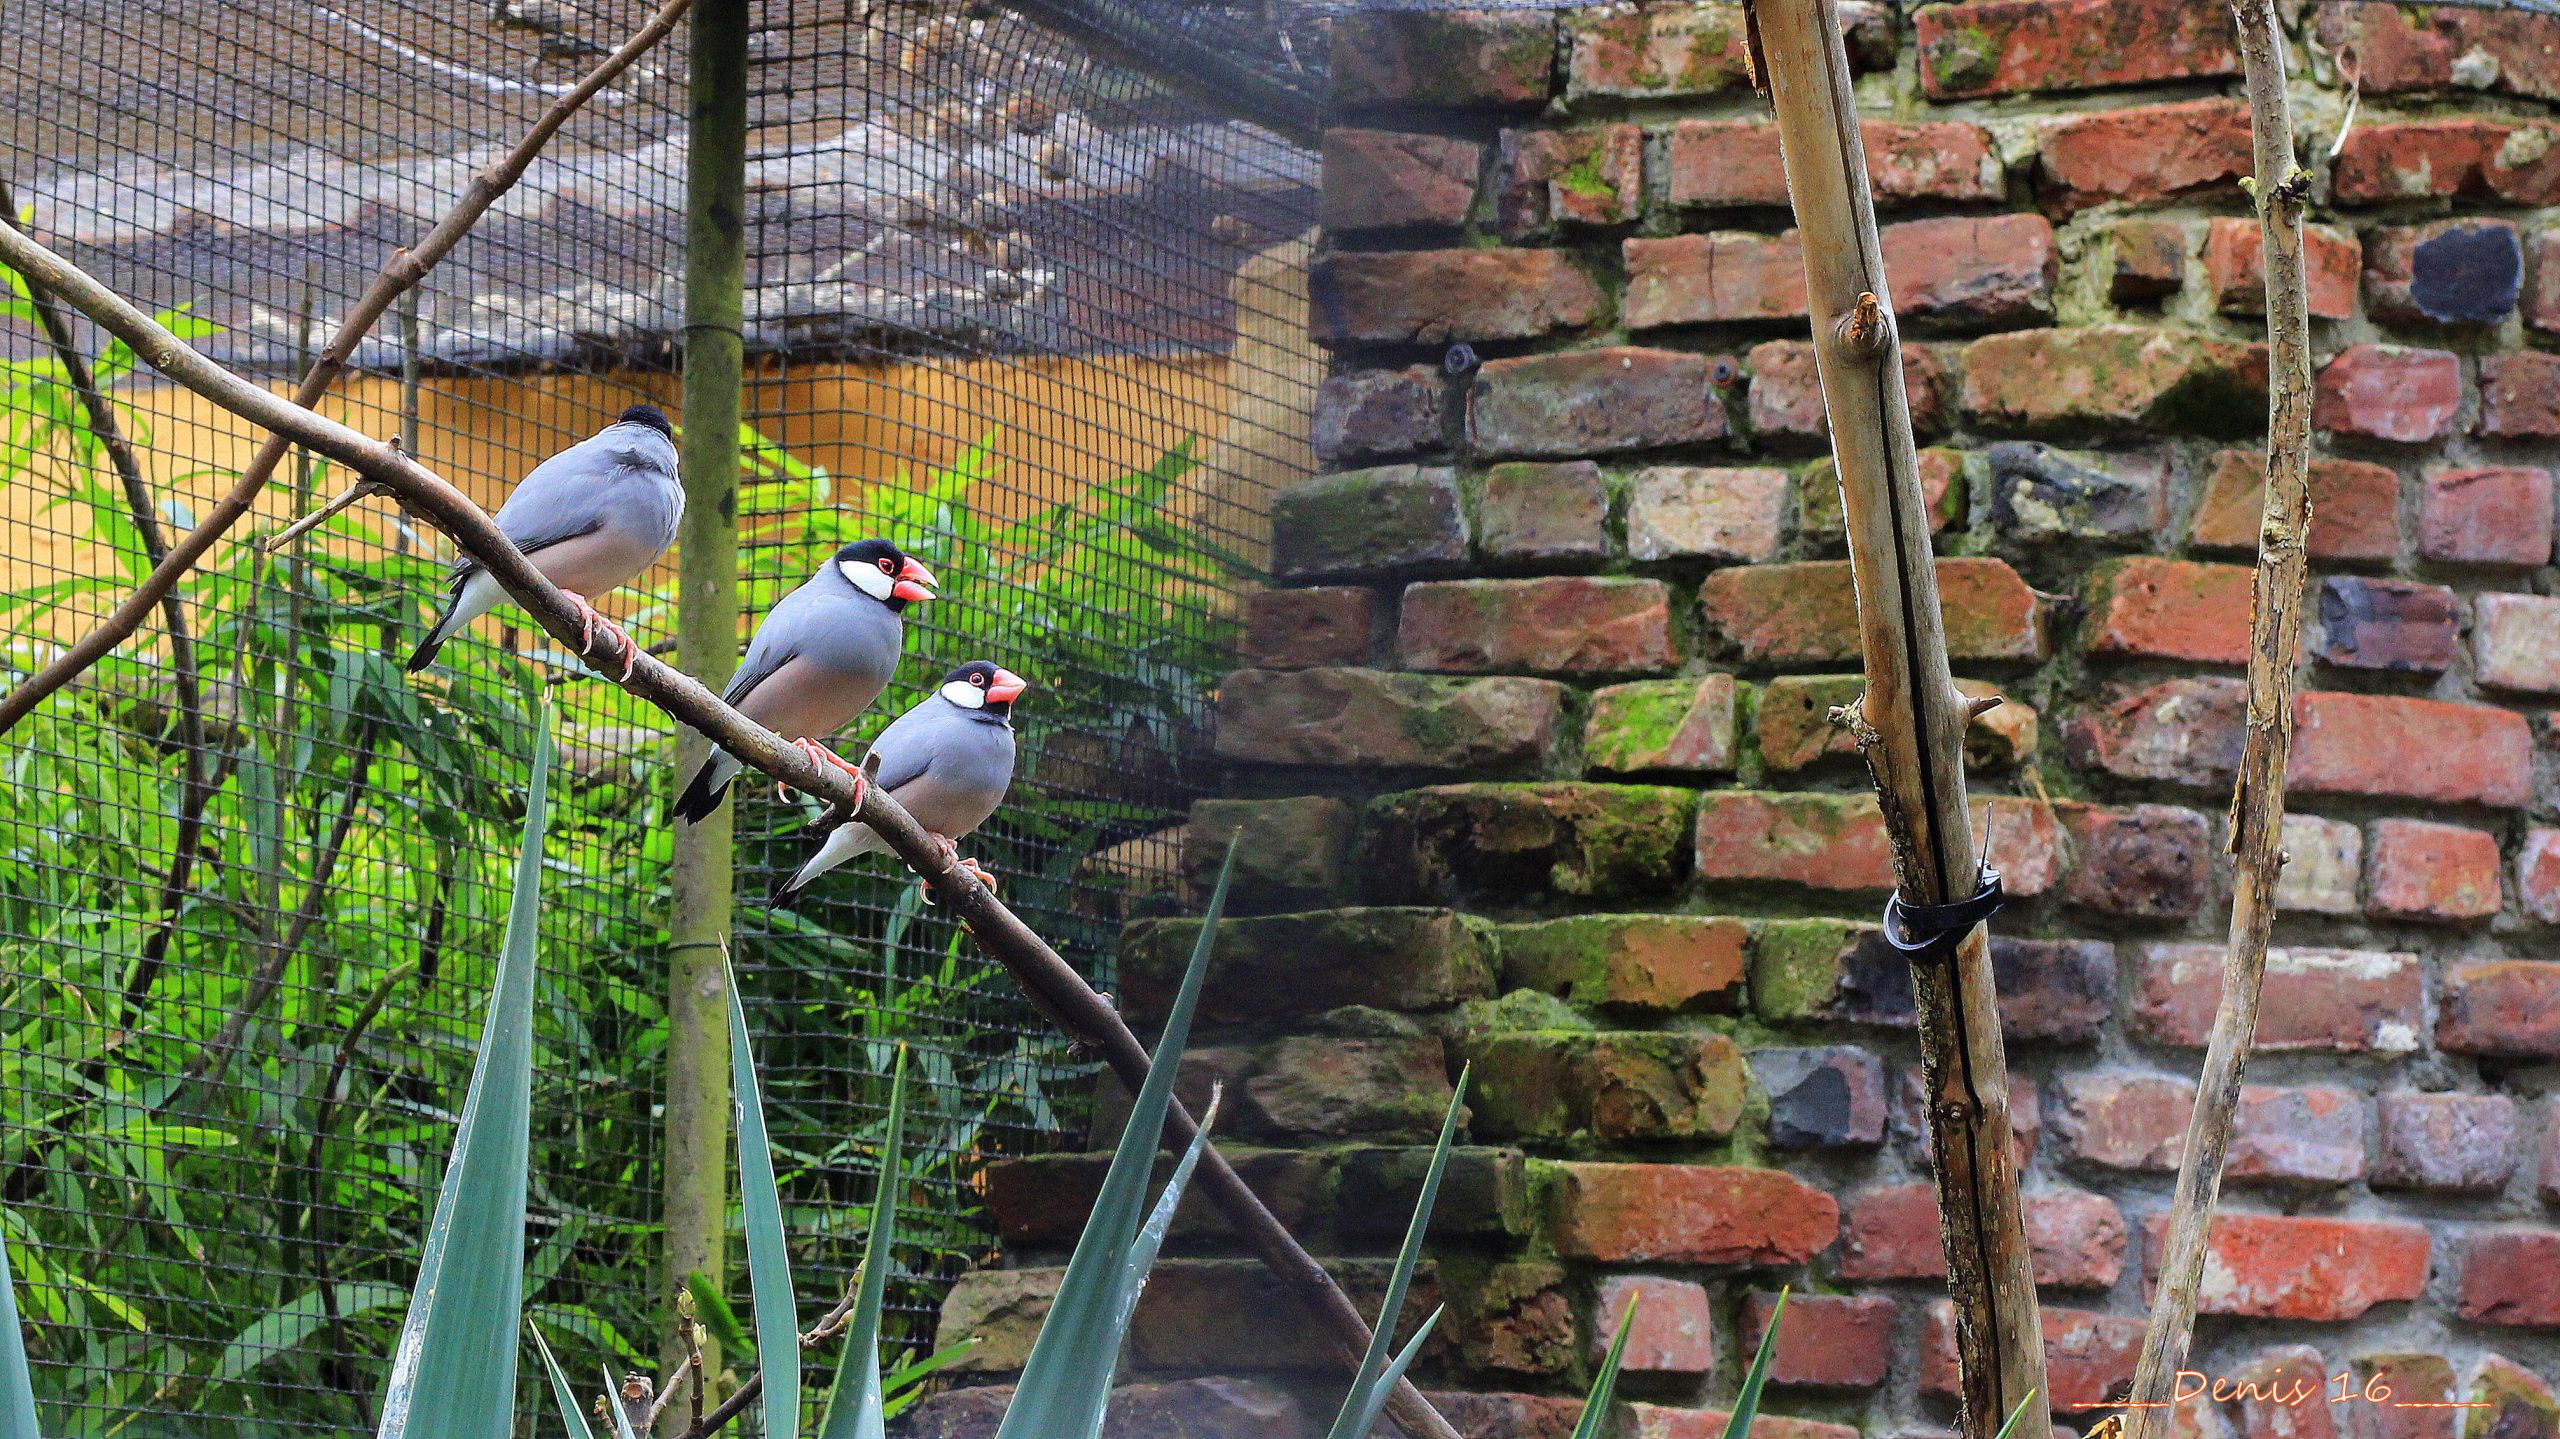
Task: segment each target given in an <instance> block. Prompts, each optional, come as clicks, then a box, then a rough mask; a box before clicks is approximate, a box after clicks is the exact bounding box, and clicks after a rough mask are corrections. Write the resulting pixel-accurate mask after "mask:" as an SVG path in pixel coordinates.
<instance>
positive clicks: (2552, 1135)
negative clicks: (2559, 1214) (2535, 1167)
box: [2539, 1094, 2560, 1204]
mask: <svg viewBox="0 0 2560 1439" xmlns="http://www.w3.org/2000/svg"><path fill="white" fill-rule="evenodd" d="M2539 1187H2540V1189H2541V1190H2542V1202H2543V1203H2545V1204H2560V1094H2555V1095H2553V1096H2551V1101H2550V1103H2549V1104H2547V1105H2546V1106H2544V1110H2543V1116H2542V1178H2541V1182H2540V1185H2539Z"/></svg>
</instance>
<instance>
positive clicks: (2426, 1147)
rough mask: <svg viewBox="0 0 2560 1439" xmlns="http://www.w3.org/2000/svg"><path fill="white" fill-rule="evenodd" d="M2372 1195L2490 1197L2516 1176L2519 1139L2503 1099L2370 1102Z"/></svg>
mask: <svg viewBox="0 0 2560 1439" xmlns="http://www.w3.org/2000/svg"><path fill="white" fill-rule="evenodd" d="M2373 1109H2374V1117H2375V1120H2376V1124H2375V1133H2377V1134H2378V1135H2380V1136H2381V1141H2382V1148H2381V1152H2380V1153H2379V1154H2378V1155H2377V1156H2376V1157H2375V1159H2374V1162H2373V1187H2374V1188H2376V1189H2432V1190H2438V1191H2442V1192H2448V1193H2455V1194H2495V1193H2497V1192H2498V1191H2499V1190H2502V1189H2504V1188H2506V1187H2507V1181H2508V1180H2509V1179H2511V1178H2513V1177H2514V1176H2515V1172H2516V1163H2517V1160H2518V1158H2519V1154H2518V1150H2519V1148H2520V1141H2521V1140H2522V1138H2523V1136H2522V1134H2521V1133H2520V1128H2521V1126H2520V1125H2519V1124H2518V1122H2517V1117H2516V1102H2515V1101H2514V1100H2512V1099H2509V1098H2507V1097H2506V1096H2505V1095H2503V1094H2415V1093H2408V1092H2402V1093H2396V1094H2386V1095H2383V1096H2382V1097H2381V1098H2379V1099H2377V1100H2375V1101H2374V1105H2373Z"/></svg>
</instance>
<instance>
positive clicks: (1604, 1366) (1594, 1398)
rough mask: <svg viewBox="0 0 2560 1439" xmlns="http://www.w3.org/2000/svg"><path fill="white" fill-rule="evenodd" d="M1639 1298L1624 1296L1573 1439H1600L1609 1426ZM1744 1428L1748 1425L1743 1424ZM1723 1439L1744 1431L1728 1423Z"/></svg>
mask: <svg viewBox="0 0 2560 1439" xmlns="http://www.w3.org/2000/svg"><path fill="white" fill-rule="evenodd" d="M1643 1298H1644V1296H1643V1295H1641V1294H1630V1295H1628V1296H1627V1307H1626V1308H1625V1309H1622V1310H1620V1311H1619V1312H1618V1337H1617V1338H1615V1339H1612V1340H1610V1341H1609V1357H1607V1358H1605V1359H1603V1360H1601V1361H1600V1372H1599V1373H1597V1374H1594V1375H1592V1376H1591V1392H1590V1393H1589V1394H1586V1395H1584V1396H1583V1398H1582V1417H1581V1418H1580V1419H1579V1420H1576V1421H1575V1423H1574V1426H1573V1439H1600V1431H1601V1430H1603V1429H1605V1428H1607V1427H1608V1424H1609V1405H1610V1403H1611V1401H1613V1400H1614V1399H1615V1398H1616V1397H1617V1393H1618V1366H1619V1365H1621V1364H1624V1363H1625V1362H1626V1360H1627V1336H1628V1335H1630V1334H1633V1333H1635V1332H1636V1304H1637V1302H1638V1301H1640V1300H1642V1299H1643ZM1744 1424H1745V1427H1746V1428H1747V1427H1748V1425H1749V1421H1748V1420H1746V1421H1744ZM1724 1433H1725V1439H1742V1435H1743V1431H1742V1430H1741V1429H1736V1428H1735V1427H1733V1425H1732V1424H1730V1423H1728V1424H1726V1425H1725V1426H1724Z"/></svg>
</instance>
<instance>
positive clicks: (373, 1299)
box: [213, 1281, 409, 1384]
mask: <svg viewBox="0 0 2560 1439" xmlns="http://www.w3.org/2000/svg"><path fill="white" fill-rule="evenodd" d="M408 1299H409V1291H408V1290H406V1289H403V1288H401V1287H400V1286H399V1285H397V1284H373V1283H366V1282H363V1281H355V1282H350V1283H346V1284H339V1285H334V1286H332V1287H331V1289H330V1290H328V1291H323V1290H318V1289H314V1290H312V1291H310V1292H309V1293H307V1294H301V1295H297V1296H296V1297H295V1298H293V1299H292V1300H291V1301H290V1302H288V1303H286V1304H285V1305H283V1306H282V1307H281V1308H277V1309H271V1310H268V1311H267V1312H266V1313H265V1314H262V1315H260V1316H259V1317H258V1321H257V1322H256V1323H254V1324H252V1325H250V1326H249V1327H248V1328H246V1329H243V1330H241V1331H240V1333H239V1335H238V1337H236V1338H234V1339H233V1340H232V1341H231V1342H230V1343H229V1344H226V1345H224V1346H223V1348H222V1357H221V1359H220V1360H218V1361H216V1362H215V1364H214V1366H213V1380H214V1382H215V1383H217V1384H220V1383H225V1382H228V1381H230V1380H233V1379H238V1378H240V1377H241V1376H242V1375H245V1374H247V1373H248V1372H249V1371H251V1370H253V1369H255V1368H257V1367H258V1366H259V1365H261V1364H264V1363H266V1362H267V1361H268V1360H270V1359H281V1358H283V1357H284V1355H285V1354H286V1352H287V1351H289V1350H291V1349H292V1348H293V1347H294V1346H295V1345H297V1344H300V1343H301V1342H302V1341H304V1340H306V1339H308V1338H310V1337H311V1336H312V1335H314V1334H317V1333H319V1332H320V1330H321V1328H322V1327H323V1326H325V1325H327V1324H328V1323H329V1322H330V1320H331V1319H332V1318H333V1317H335V1318H339V1319H349V1318H353V1317H354V1316H356V1315H358V1314H368V1313H371V1312H372V1311H374V1310H376V1309H389V1308H392V1307H394V1306H396V1305H400V1304H405V1303H407V1302H408ZM333 1308H334V1310H335V1313H334V1315H333V1314H332V1309H333Z"/></svg>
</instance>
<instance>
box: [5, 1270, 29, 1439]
mask: <svg viewBox="0 0 2560 1439" xmlns="http://www.w3.org/2000/svg"><path fill="white" fill-rule="evenodd" d="M8 1228H9V1226H8V1225H6V1224H4V1223H0V1439H36V1434H37V1430H36V1386H35V1378H34V1376H33V1375H31V1374H29V1373H28V1372H27V1335H26V1331H25V1330H23V1329H21V1328H19V1327H18V1286H17V1281H16V1280H14V1279H11V1278H10V1277H9V1241H8V1239H7V1237H6V1234H7V1230H8Z"/></svg>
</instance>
